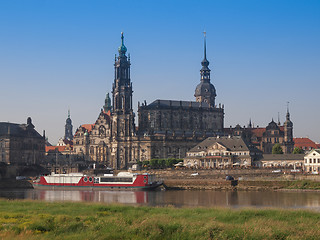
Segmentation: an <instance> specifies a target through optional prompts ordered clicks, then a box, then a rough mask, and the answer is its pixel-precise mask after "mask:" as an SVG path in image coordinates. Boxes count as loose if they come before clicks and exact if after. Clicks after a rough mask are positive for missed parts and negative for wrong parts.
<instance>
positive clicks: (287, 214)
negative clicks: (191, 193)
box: [0, 200, 320, 240]
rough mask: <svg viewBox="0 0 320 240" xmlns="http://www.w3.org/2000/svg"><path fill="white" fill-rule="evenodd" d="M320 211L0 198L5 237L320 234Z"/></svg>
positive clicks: (273, 236) (1, 227) (0, 232)
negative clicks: (54, 201) (157, 205)
mask: <svg viewBox="0 0 320 240" xmlns="http://www.w3.org/2000/svg"><path fill="white" fill-rule="evenodd" d="M319 223H320V213H316V212H309V211H301V210H295V211H293V210H275V209H263V210H257V209H242V210H232V209H224V208H172V207H163V208H162V207H161V208H160V207H157V208H152V207H131V206H121V205H106V204H98V203H72V202H67V203H65V202H64V203H48V202H40V201H7V200H0V239H77V240H81V239H94V240H98V239H320V229H319V227H318V226H319Z"/></svg>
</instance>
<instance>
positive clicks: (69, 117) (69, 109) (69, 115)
mask: <svg viewBox="0 0 320 240" xmlns="http://www.w3.org/2000/svg"><path fill="white" fill-rule="evenodd" d="M68 118H70V108H68Z"/></svg>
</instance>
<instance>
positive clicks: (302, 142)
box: [293, 137, 320, 151]
mask: <svg viewBox="0 0 320 240" xmlns="http://www.w3.org/2000/svg"><path fill="white" fill-rule="evenodd" d="M293 141H294V147H298V148H301V149H302V150H304V151H311V150H312V149H318V148H319V147H320V144H318V143H315V142H314V141H312V140H311V139H310V138H308V137H300V138H294V139H293Z"/></svg>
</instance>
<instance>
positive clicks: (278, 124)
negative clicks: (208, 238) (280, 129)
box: [278, 112, 281, 126]
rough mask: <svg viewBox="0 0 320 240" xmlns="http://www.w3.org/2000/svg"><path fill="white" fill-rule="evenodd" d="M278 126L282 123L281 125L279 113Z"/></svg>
mask: <svg viewBox="0 0 320 240" xmlns="http://www.w3.org/2000/svg"><path fill="white" fill-rule="evenodd" d="M278 125H279V126H280V125H281V123H280V113H279V112H278Z"/></svg>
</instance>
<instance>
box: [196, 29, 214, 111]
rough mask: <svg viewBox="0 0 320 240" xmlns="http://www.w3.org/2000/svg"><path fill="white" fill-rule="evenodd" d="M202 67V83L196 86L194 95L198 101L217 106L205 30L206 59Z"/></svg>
mask: <svg viewBox="0 0 320 240" xmlns="http://www.w3.org/2000/svg"><path fill="white" fill-rule="evenodd" d="M201 65H202V68H201V70H200V76H201V79H200V83H199V84H198V86H197V87H196V90H195V94H194V96H195V97H196V101H197V102H205V103H207V104H209V106H210V107H215V99H216V96H217V94H216V89H215V87H214V86H213V85H212V84H211V82H210V71H211V70H210V69H209V67H208V66H209V61H208V60H207V44H206V33H205V32H204V59H203V60H202V62H201Z"/></svg>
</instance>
